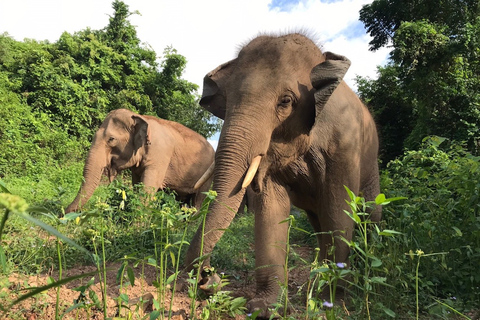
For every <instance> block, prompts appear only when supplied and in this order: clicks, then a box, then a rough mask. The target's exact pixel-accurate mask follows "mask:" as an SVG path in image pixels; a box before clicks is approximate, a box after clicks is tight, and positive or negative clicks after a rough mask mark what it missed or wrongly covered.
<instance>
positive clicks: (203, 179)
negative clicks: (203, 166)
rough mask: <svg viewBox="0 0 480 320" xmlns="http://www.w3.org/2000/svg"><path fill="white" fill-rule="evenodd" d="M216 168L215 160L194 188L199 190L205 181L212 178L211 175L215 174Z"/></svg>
mask: <svg viewBox="0 0 480 320" xmlns="http://www.w3.org/2000/svg"><path fill="white" fill-rule="evenodd" d="M214 169H215V161H213V162H212V164H211V165H210V167H208V169H207V171H205V173H204V174H203V175H202V176H201V177H200V179H198V181H197V182H196V183H195V186H194V187H193V189H194V190H198V189H199V188H200V187H201V186H203V184H204V183H205V182H207V181H208V179H210V177H211V176H212V175H213V170H214Z"/></svg>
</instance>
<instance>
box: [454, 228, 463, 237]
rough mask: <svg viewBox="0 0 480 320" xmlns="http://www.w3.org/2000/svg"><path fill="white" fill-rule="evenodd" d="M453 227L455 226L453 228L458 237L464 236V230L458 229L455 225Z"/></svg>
mask: <svg viewBox="0 0 480 320" xmlns="http://www.w3.org/2000/svg"><path fill="white" fill-rule="evenodd" d="M452 228H453V230H455V235H456V236H457V237H461V236H463V233H462V231H461V230H460V229H458V228H457V227H455V226H453V227H452Z"/></svg>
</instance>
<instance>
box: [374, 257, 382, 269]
mask: <svg viewBox="0 0 480 320" xmlns="http://www.w3.org/2000/svg"><path fill="white" fill-rule="evenodd" d="M371 265H372V268H378V267H380V266H381V265H382V261H381V260H379V259H377V258H374V259H372V263H371Z"/></svg>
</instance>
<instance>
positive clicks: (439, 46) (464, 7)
mask: <svg viewBox="0 0 480 320" xmlns="http://www.w3.org/2000/svg"><path fill="white" fill-rule="evenodd" d="M360 20H361V21H362V22H363V23H364V25H365V27H366V29H367V31H368V32H369V33H370V35H371V36H372V37H373V39H372V41H371V42H370V49H371V50H377V49H379V48H381V47H383V46H387V45H392V47H393V50H392V51H391V55H390V61H389V63H388V64H387V65H386V66H384V67H379V68H378V79H376V80H372V79H368V78H361V77H359V78H358V79H357V80H358V91H359V94H360V96H361V98H362V99H363V100H364V101H365V102H366V103H367V104H368V106H369V107H370V109H371V110H372V112H373V114H374V116H375V120H376V122H377V124H378V126H379V129H380V130H379V131H380V137H381V141H382V147H381V150H380V151H381V152H380V153H381V158H382V160H383V164H384V165H386V164H387V163H388V161H390V160H393V159H395V158H396V157H397V156H400V155H401V154H402V153H403V150H404V148H407V149H416V148H418V147H419V145H420V143H421V141H422V139H423V138H425V137H426V136H428V135H438V136H443V137H446V138H448V139H452V140H456V141H460V142H461V141H465V142H466V143H467V148H468V150H469V151H471V152H473V153H475V152H478V140H479V138H480V132H479V128H480V113H479V108H480V90H479V88H480V63H479V61H480V50H479V48H480V3H479V2H478V0H466V1H450V0H447V1H439V2H432V1H410V2H405V1H400V0H375V1H373V2H372V3H371V4H368V5H365V6H364V7H363V8H362V10H361V11H360Z"/></svg>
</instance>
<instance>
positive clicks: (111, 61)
mask: <svg viewBox="0 0 480 320" xmlns="http://www.w3.org/2000/svg"><path fill="white" fill-rule="evenodd" d="M113 9H114V15H113V16H112V17H111V18H110V22H109V24H108V26H106V27H105V28H104V29H102V30H90V29H86V30H83V31H80V32H76V33H75V34H69V33H66V32H65V33H63V34H62V35H61V37H60V39H58V41H56V42H55V43H49V42H46V41H43V42H37V41H35V40H25V41H24V42H18V41H15V40H13V39H11V38H10V37H9V36H8V35H7V34H3V35H0V104H1V105H2V108H0V127H1V128H2V130H1V131H0V177H6V178H7V179H8V178H9V177H13V176H28V177H31V178H32V177H37V178H38V179H42V175H44V173H45V172H48V171H51V170H52V169H53V168H68V167H70V166H76V168H75V169H76V170H75V177H79V176H80V175H78V174H77V173H78V172H79V171H78V170H81V168H79V166H78V163H81V162H83V160H84V158H85V155H86V151H87V150H88V147H89V145H90V142H91V139H92V135H93V133H94V132H95V131H96V129H97V128H98V126H99V125H100V124H101V122H102V121H103V119H104V118H105V116H106V114H107V113H108V112H109V111H111V110H113V109H118V108H126V109H130V110H133V111H135V112H139V113H141V114H151V115H157V116H159V117H161V118H164V119H168V120H173V121H177V122H180V123H182V124H184V125H186V126H187V127H190V128H192V129H193V130H195V131H197V132H199V133H200V134H202V135H204V136H211V135H212V134H214V133H215V132H216V131H218V128H219V124H218V123H217V122H215V121H213V120H211V116H210V114H209V113H208V112H207V111H205V110H203V109H202V108H201V107H200V106H199V105H198V104H197V102H196V100H197V99H198V97H197V95H196V89H197V88H198V86H197V85H195V84H193V83H190V82H188V81H186V80H183V79H182V78H181V75H182V73H183V70H184V69H185V66H186V63H187V61H186V59H185V57H183V56H181V55H180V54H178V53H177V52H176V50H175V49H173V48H166V49H165V51H164V52H163V56H162V57H161V60H160V61H159V62H158V61H157V54H156V53H155V52H154V51H153V50H151V49H150V48H148V47H145V46H144V45H142V44H141V41H140V39H139V38H138V37H137V34H136V30H135V28H134V27H133V26H132V25H131V24H130V22H129V21H128V18H129V16H130V15H131V14H133V13H131V12H129V10H128V6H127V5H125V4H124V3H123V2H121V1H114V2H113ZM65 170H66V169H65ZM55 171H57V172H58V170H55ZM71 174H72V172H64V173H62V174H61V177H57V178H59V179H67V181H54V182H55V184H56V185H65V184H66V183H67V184H69V183H71V182H72V180H71V178H70V177H71V176H72V175H71ZM74 181H75V182H76V183H78V182H79V179H78V178H75V180H74Z"/></svg>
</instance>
